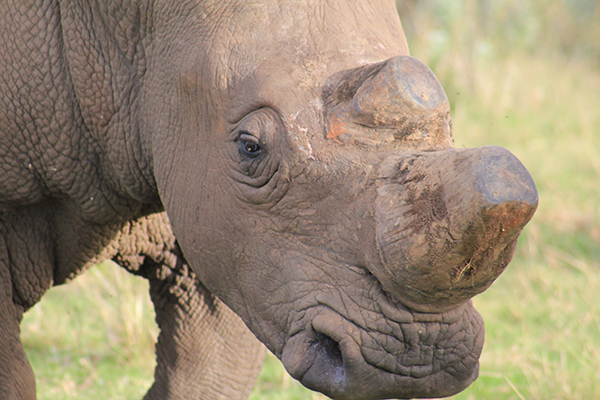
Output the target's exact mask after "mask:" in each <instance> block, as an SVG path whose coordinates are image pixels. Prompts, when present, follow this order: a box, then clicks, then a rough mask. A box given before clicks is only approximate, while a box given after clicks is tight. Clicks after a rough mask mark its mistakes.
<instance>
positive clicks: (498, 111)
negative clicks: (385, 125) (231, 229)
mask: <svg viewBox="0 0 600 400" xmlns="http://www.w3.org/2000/svg"><path fill="white" fill-rule="evenodd" d="M410 3H411V2H407V3H406V4H410ZM412 3H413V5H414V8H413V9H412V11H411V13H412V14H411V16H412V18H413V19H414V25H415V27H418V28H419V30H418V31H416V30H415V31H413V35H412V36H410V37H409V41H410V44H411V50H412V52H413V55H415V56H416V57H418V58H420V59H422V60H423V61H424V62H426V63H427V64H428V65H430V66H431V67H432V69H433V70H434V72H435V73H436V74H437V75H438V77H439V78H440V80H441V81H442V83H443V85H444V87H445V88H446V90H447V93H448V97H449V99H450V101H451V104H452V117H453V123H454V125H453V126H454V137H455V146H456V147H461V146H468V147H472V146H482V145H487V144H496V145H501V146H504V147H506V148H508V149H509V150H510V151H512V152H513V153H514V154H515V155H517V157H519V159H521V161H522V162H523V163H524V164H525V166H526V167H527V168H528V169H529V171H530V172H531V174H532V176H533V177H534V180H535V181H536V184H537V187H538V191H539V194H540V206H539V209H538V211H537V213H536V215H535V216H534V218H533V220H532V221H531V223H530V224H529V225H528V227H527V228H526V230H525V232H524V233H523V235H522V237H521V239H520V243H519V247H518V250H517V253H516V255H515V258H514V260H513V262H512V263H511V265H510V266H509V267H508V269H507V271H506V272H505V273H504V274H503V275H502V276H501V277H500V278H499V279H498V280H497V282H496V283H495V284H494V285H493V286H492V287H491V288H490V289H489V290H488V291H486V292H485V293H483V294H482V295H480V296H477V297H476V298H475V300H474V301H475V305H476V307H477V309H478V310H479V311H480V313H481V314H482V315H483V317H484V319H485V321H486V344H485V347H484V350H483V355H482V357H481V373H480V378H479V379H478V380H477V381H476V382H475V383H474V384H473V385H472V386H471V387H469V388H468V389H467V390H465V391H464V392H463V393H461V394H459V395H457V396H455V397H454V398H455V399H464V400H466V399H506V400H508V399H517V400H518V399H527V400H535V399H538V400H552V399H557V400H558V399H561V400H562V399H598V398H600V380H598V378H597V371H600V95H599V93H600V72H599V71H600V52H599V51H598V46H600V44H599V43H600V41H598V40H595V41H593V40H590V38H589V37H588V36H592V37H593V36H594V32H595V33H596V36H595V37H596V38H598V37H599V36H598V34H600V22H595V21H600V18H593V17H594V16H600V11H599V10H600V6H594V4H595V3H594V2H591V1H586V0H579V1H573V2H570V3H569V4H578V5H579V6H581V7H584V8H585V7H592V8H590V9H591V10H592V11H589V14H590V15H586V13H583V14H582V13H580V14H574V13H573V10H570V9H567V8H566V7H567V5H566V4H567V3H564V2H562V0H549V1H547V2H542V1H541V0H536V1H532V2H526V4H527V5H525V3H522V2H498V1H492V2H491V3H490V4H492V6H493V8H494V7H495V8H494V10H495V11H494V12H495V13H496V14H490V15H496V19H493V18H492V19H491V20H488V24H487V25H485V26H484V24H481V23H480V22H478V21H479V20H478V19H477V18H475V17H476V16H478V15H479V12H480V10H477V6H476V5H477V4H479V3H477V2H474V1H473V0H463V1H457V2H456V3H454V2H452V3H451V2H441V1H431V2H412ZM428 4H429V5H428ZM444 4H446V5H445V6H444ZM449 4H454V5H452V6H450V5H449ZM521 4H522V5H521ZM432 5H433V6H436V7H438V8H436V9H435V10H433V8H432V7H433V6H432ZM519 5H521V6H519ZM519 7H520V8H519ZM561 7H563V8H561ZM594 7H595V8H594ZM561 10H562V11H561ZM434 11H435V12H434ZM561 16H562V17H561ZM490 18H491V17H490ZM473 21H475V22H473ZM507 21H508V22H507ZM553 21H555V23H554V25H553ZM405 26H407V31H409V34H410V32H411V29H410V28H409V27H408V24H405ZM548 27H554V28H553V30H544V29H546V28H548ZM511 29H512V30H511ZM417 32H418V35H417V34H416V33H417ZM552 38H554V39H552ZM594 46H596V47H594ZM146 292H147V285H146V283H145V282H144V281H143V280H142V279H139V278H135V277H132V276H129V275H128V274H127V273H126V272H124V271H121V270H120V269H118V268H116V267H114V266H112V265H103V266H101V267H100V268H98V269H94V270H92V271H89V272H87V273H86V274H84V275H83V276H81V277H79V278H77V279H76V280H75V281H74V282H73V283H71V284H69V285H66V286H64V287H58V288H54V289H52V290H50V292H49V293H48V294H47V295H46V296H45V298H44V299H43V301H42V302H41V303H40V304H39V305H37V306H36V307H34V308H33V309H32V310H31V311H30V312H29V313H28V314H26V316H25V319H24V322H23V324H22V330H23V335H22V336H23V341H24V344H25V347H26V351H27V354H28V355H29V357H30V359H31V362H32V364H33V366H34V369H35V371H36V376H37V385H38V396H39V398H40V399H81V398H85V399H104V398H110V399H131V398H141V397H142V394H143V393H144V392H145V390H147V388H148V387H149V385H150V384H151V382H152V373H153V368H154V355H153V340H154V338H155V337H156V336H157V328H156V326H155V325H154V323H153V312H152V307H151V305H150V302H149V300H148V296H147V294H146ZM251 398H252V399H254V400H258V399H324V398H325V397H324V396H322V395H319V394H315V393H312V392H310V391H308V390H306V389H304V388H302V387H301V386H300V385H299V384H298V383H297V382H296V381H294V380H293V379H292V378H290V377H289V376H288V375H287V374H286V373H285V371H284V370H283V368H282V367H281V364H280V363H279V361H277V360H276V359H275V358H274V357H272V356H269V357H268V358H267V361H266V363H265V366H264V368H263V370H262V372H261V375H260V378H259V382H258V384H257V387H256V389H255V391H254V392H253V394H252V397H251Z"/></svg>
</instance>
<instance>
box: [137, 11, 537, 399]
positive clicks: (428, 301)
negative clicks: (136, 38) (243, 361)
mask: <svg viewBox="0 0 600 400" xmlns="http://www.w3.org/2000/svg"><path fill="white" fill-rule="evenodd" d="M285 3H286V2H280V3H278V4H254V3H252V4H251V3H249V2H240V3H235V4H234V3H220V2H217V4H215V5H214V6H211V5H207V4H205V3H202V4H197V5H195V6H194V7H193V8H189V9H182V10H178V12H179V13H180V17H181V16H184V18H180V19H179V20H184V21H185V23H180V24H179V25H178V26H177V27H176V28H175V29H177V31H178V40H177V41H172V40H169V38H168V37H165V38H164V39H162V40H163V41H164V43H162V42H160V41H161V37H160V36H159V35H156V39H155V40H156V42H155V43H154V47H153V51H154V52H153V53H152V54H149V56H148V59H149V60H151V61H149V63H155V64H156V65H161V66H164V67H163V68H155V69H153V70H151V69H149V72H148V73H147V75H146V76H145V81H146V82H145V83H146V87H149V88H151V90H149V91H148V93H163V94H164V97H162V98H155V97H154V98H148V97H146V100H145V104H147V106H146V107H147V108H146V110H145V113H146V120H147V121H150V123H149V124H148V128H147V129H148V130H149V131H150V132H151V133H152V136H151V137H152V140H151V143H150V146H151V148H152V153H153V155H154V171H155V175H156V178H157V182H158V185H159V189H160V193H161V198H162V200H163V203H164V206H165V208H166V210H167V213H168V215H169V217H170V219H171V222H172V225H173V228H174V231H175V234H176V236H177V238H178V240H179V242H180V244H181V247H182V249H183V251H184V253H185V255H186V258H187V259H188V261H189V263H190V265H191V266H192V267H193V268H194V270H195V271H196V272H197V274H198V276H199V277H200V279H201V280H202V281H203V283H204V284H205V285H206V286H207V287H208V288H209V289H211V290H212V291H213V292H214V293H216V294H217V295H218V296H219V297H220V298H221V299H222V300H223V301H224V302H225V303H226V304H227V305H228V306H229V307H231V308H232V309H233V310H234V311H235V312H236V313H237V314H238V315H240V316H241V317H242V319H243V320H244V321H245V323H246V324H247V325H248V327H249V328H250V329H251V330H252V332H254V334H255V335H256V336H257V337H258V338H259V339H260V340H261V341H262V342H263V343H264V344H265V345H266V346H267V347H268V348H269V349H270V350H271V351H272V352H273V353H274V354H275V355H276V356H277V357H279V358H280V359H281V360H282V362H283V364H284V366H285V367H286V369H287V370H288V371H289V373H290V374H291V375H292V376H293V377H295V378H296V379H298V380H300V381H301V382H302V383H303V384H304V385H306V386H307V387H309V388H312V389H315V390H318V391H321V392H323V393H325V394H327V395H328V396H331V397H333V398H336V399H381V398H391V397H394V398H396V397H400V398H409V397H438V396H448V395H452V394H454V393H456V392H458V391H460V390H462V389H464V388H465V387H466V386H468V385H469V384H470V383H471V382H472V381H473V380H474V379H475V378H476V377H477V373H478V358H479V355H480V352H481V349H482V346H483V336H484V328H483V322H482V320H481V317H480V316H479V314H478V313H477V312H476V311H475V309H474V308H473V306H472V304H471V302H470V300H469V299H470V298H471V297H472V296H474V295H476V294H478V293H480V292H482V291H483V290H485V289H486V288H487V287H488V286H489V285H490V284H491V283H492V282H493V281H494V280H495V279H496V278H497V277H498V275H499V274H500V273H501V272H502V271H503V270H504V268H505V267H506V265H507V264H508V262H509V261H510V258H511V256H512V254H513V252H514V249H515V245H516V241H517V237H518V235H519V233H520V231H521V229H522V228H523V226H524V225H525V224H526V223H527V222H528V220H529V219H530V218H531V216H532V214H533V212H534V211H535V208H536V206H537V201H538V200H537V192H536V190H535V186H534V183H533V181H532V179H531V177H530V176H529V174H528V172H527V171H526V170H525V168H524V167H523V166H522V164H521V163H520V162H519V161H518V160H517V159H516V158H515V157H514V156H513V155H512V154H510V153H509V152H508V151H507V150H504V149H502V148H499V147H484V148H476V149H453V148H452V145H451V144H452V138H451V124H450V119H449V105H448V101H447V98H446V95H445V93H444V91H443V89H442V88H441V86H440V84H439V82H438V81H437V80H436V78H435V76H434V75H433V73H432V72H431V71H430V70H429V69H428V68H427V67H426V66H425V65H424V64H422V63H421V62H419V61H417V60H416V59H414V58H411V57H410V56H408V50H407V46H406V41H405V39H404V34H403V32H402V28H401V26H400V21H399V20H398V17H397V14H396V10H395V8H394V5H393V3H392V2H390V4H378V3H379V2H375V1H371V0H369V1H365V2H356V3H353V4H350V2H346V1H339V2H335V1H334V2H323V3H322V4H321V3H319V4H315V3H317V2H312V1H310V2H290V3H294V4H285ZM157 12H160V11H157ZM214 13H218V15H219V18H209V17H210V16H211V15H213V14H214ZM207 16H208V17H207ZM161 20H165V21H169V20H170V19H169V17H168V16H165V17H164V18H162V19H161ZM155 29H156V31H157V32H160V27H155Z"/></svg>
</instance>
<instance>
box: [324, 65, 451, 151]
mask: <svg viewBox="0 0 600 400" xmlns="http://www.w3.org/2000/svg"><path fill="white" fill-rule="evenodd" d="M323 104H324V105H325V113H326V121H328V123H329V125H328V127H327V131H326V137H327V138H328V139H333V140H337V141H340V142H344V143H358V144H363V145H364V144H366V145H373V146H377V147H380V146H383V145H394V147H401V148H412V149H424V150H425V149H427V150H431V149H443V148H448V147H451V144H452V136H451V129H450V106H449V104H448V98H447V97H446V93H445V92H444V89H443V88H442V86H441V85H440V83H439V82H438V80H437V78H436V77H435V75H434V74H433V72H432V71H431V70H430V69H429V68H428V67H427V66H426V65H425V64H423V63H422V62H420V61H419V60H417V59H415V58H412V57H409V56H398V57H394V58H390V59H389V60H386V61H384V62H382V63H378V64H373V65H367V66H363V67H360V68H357V69H353V70H349V71H343V72H341V73H338V74H336V75H334V76H333V77H331V78H330V79H329V81H328V83H327V85H326V86H325V88H324V91H323Z"/></svg>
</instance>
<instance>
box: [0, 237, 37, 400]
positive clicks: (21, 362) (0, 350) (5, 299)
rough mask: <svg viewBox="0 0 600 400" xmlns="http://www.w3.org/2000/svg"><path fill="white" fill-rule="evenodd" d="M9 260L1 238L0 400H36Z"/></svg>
mask: <svg viewBox="0 0 600 400" xmlns="http://www.w3.org/2000/svg"><path fill="white" fill-rule="evenodd" d="M7 260H8V252H7V251H6V247H5V246H4V242H3V240H2V237H0V400H35V378H34V376H33V371H32V369H31V366H30V365H29V361H28V360H27V356H26V355H25V350H24V349H23V344H22V343H21V338H20V328H19V324H20V322H21V318H22V317H23V307H22V306H19V305H17V304H15V302H14V300H13V283H12V280H11V274H10V269H9V266H8V261H7Z"/></svg>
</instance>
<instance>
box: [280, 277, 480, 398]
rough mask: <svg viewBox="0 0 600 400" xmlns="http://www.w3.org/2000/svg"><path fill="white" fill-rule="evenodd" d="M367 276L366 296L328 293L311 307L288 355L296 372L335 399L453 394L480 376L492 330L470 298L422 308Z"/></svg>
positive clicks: (290, 367) (289, 345)
mask: <svg viewBox="0 0 600 400" xmlns="http://www.w3.org/2000/svg"><path fill="white" fill-rule="evenodd" d="M364 278H365V279H363V280H362V283H363V284H364V283H365V282H366V283H367V284H366V285H364V286H368V287H369V288H368V289H367V287H364V288H363V289H367V290H362V291H360V292H362V293H359V292H358V291H357V292H355V293H353V294H354V295H355V296H356V295H358V296H359V297H361V298H360V299H356V298H355V296H350V295H347V294H345V293H343V292H341V291H338V292H337V296H333V295H332V293H331V292H330V293H329V294H328V293H327V292H325V293H321V294H319V295H317V296H316V297H317V299H316V300H317V304H316V305H314V306H312V307H310V308H309V309H306V310H304V313H303V317H302V322H300V321H298V323H297V324H295V326H296V329H295V330H294V331H293V332H290V333H291V335H290V336H289V339H288V341H287V343H286V345H285V347H284V349H283V353H282V357H281V358H282V361H283V363H284V365H285V367H286V369H287V370H288V372H289V373H290V374H291V375H292V376H293V377H294V378H296V379H298V380H299V381H300V382H302V384H304V385H305V386H307V387H309V388H311V389H313V390H317V391H320V392H323V393H325V394H326V395H328V396H330V397H332V398H334V399H385V398H413V397H445V396H450V395H453V394H455V393H458V392H459V391H461V390H463V389H464V388H466V387H467V386H468V385H469V384H471V383H472V382H473V381H474V380H475V379H476V377H477V375H478V369H479V364H478V358H479V355H480V353H481V349H482V347H483V334H484V332H483V321H482V319H481V317H480V316H479V314H478V313H477V311H476V310H475V309H474V308H473V306H472V304H471V303H470V302H468V303H466V304H464V305H462V306H460V307H457V308H455V309H453V310H450V311H446V312H443V313H439V314H432V313H419V312H416V311H414V310H411V309H409V308H407V307H405V306H403V305H402V304H399V303H397V302H396V301H395V300H394V299H392V298H390V296H388V295H387V294H386V293H385V292H384V291H383V290H382V289H381V286H380V285H379V284H378V282H376V280H375V278H374V277H373V278H371V277H364ZM360 286H363V285H360ZM353 297H354V300H355V301H354V302H353ZM340 300H341V301H340ZM365 300H366V301H365ZM359 304H360V306H359ZM357 308H360V309H361V311H359V312H357Z"/></svg>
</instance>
